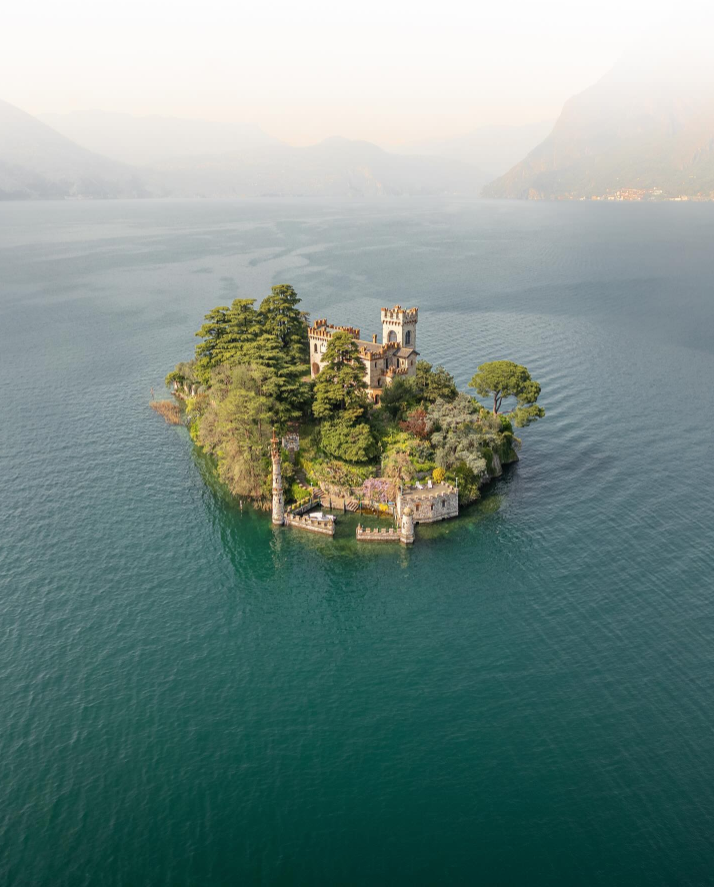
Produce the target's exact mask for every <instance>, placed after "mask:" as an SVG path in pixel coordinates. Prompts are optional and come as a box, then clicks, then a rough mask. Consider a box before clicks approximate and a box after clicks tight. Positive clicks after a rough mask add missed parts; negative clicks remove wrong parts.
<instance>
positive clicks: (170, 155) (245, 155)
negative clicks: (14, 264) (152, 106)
mask: <svg viewBox="0 0 714 887" xmlns="http://www.w3.org/2000/svg"><path fill="white" fill-rule="evenodd" d="M63 116H64V118H65V120H66V119H69V118H72V119H75V120H84V121H85V123H86V122H87V121H90V122H91V127H89V129H91V131H92V133H93V135H92V137H91V138H89V137H88V136H86V137H85V143H86V144H93V145H96V146H98V145H100V144H105V145H109V144H110V143H111V142H112V141H114V140H116V142H117V145H115V147H114V149H113V151H114V155H115V156H122V157H130V156H133V157H139V156H142V157H144V159H146V158H148V157H149V156H152V157H154V160H153V162H152V163H151V165H145V166H142V167H141V168H136V167H131V166H129V165H126V164H123V163H120V162H119V161H117V160H112V159H109V158H107V157H103V156H101V155H100V154H97V153H95V152H94V151H90V150H88V148H86V147H81V146H80V145H77V144H75V143H74V142H73V141H71V140H70V139H69V138H67V137H66V136H65V135H63V134H61V133H59V132H56V131H55V130H54V129H52V128H51V127H49V126H48V125H47V124H46V123H43V122H41V121H39V120H37V119H36V118H34V117H32V116H30V115H29V114H26V113H25V112H24V111H20V110H19V109H18V108H15V107H13V106H12V105H9V104H7V103H5V102H0V199H22V198H63V197H84V198H100V197H148V196H151V197H214V198H215V197H217V198H221V197H262V196H281V197H340V198H347V197H376V196H384V195H389V196H407V195H440V194H441V195H458V196H477V195H478V193H479V191H480V190H481V188H482V187H483V185H484V184H485V183H486V182H487V181H488V180H489V179H490V178H491V177H490V176H489V175H487V174H485V173H482V172H480V171H479V170H478V169H477V168H476V167H474V166H473V165H470V164H467V163H462V162H459V161H457V160H447V159H444V158H439V157H420V156H414V157H407V156H401V155H396V154H390V153H388V152H387V151H383V150H382V149H381V148H378V147H377V146H376V145H373V144H371V143H369V142H358V141H349V140H347V139H341V138H332V139H326V140H325V141H324V142H320V143H319V144H317V145H310V146H309V147H305V148H295V147H292V146H290V145H286V144H283V143H282V142H279V141H277V140H276V139H271V138H270V137H269V136H266V135H265V134H264V133H261V132H260V130H257V129H255V128H252V127H245V128H244V127H232V128H231V127H229V128H227V129H224V128H223V127H222V125H220V124H217V125H216V126H217V127H218V129H214V128H213V124H204V123H203V122H201V121H178V120H173V119H172V118H131V117H129V116H128V115H107V120H108V121H109V123H108V127H109V129H108V131H107V132H106V133H103V134H102V133H101V132H100V130H101V125H100V123H101V120H102V116H101V115H97V114H96V113H95V112H91V113H89V114H88V115H86V116H83V115H78V116H77V117H76V118H75V117H74V115H63ZM127 119H128V121H129V122H128V123H127ZM136 119H139V120H143V121H146V120H153V121H154V123H155V122H156V121H157V120H158V121H162V122H161V125H160V127H159V128H158V129H156V130H151V127H149V128H148V129H145V130H142V127H143V126H144V125H145V124H144V123H142V124H141V126H139V127H136V126H134V123H133V122H132V121H135V120H136ZM166 121H169V123H167V122H166ZM184 122H185V123H186V124H187V128H186V129H185V131H184V135H185V138H179V133H180V132H181V131H182V124H183V123H184ZM146 125H147V126H148V124H146ZM153 125H154V124H153V123H152V124H151V126H153ZM204 125H205V127H206V129H205V132H202V131H201V127H202V126H204ZM65 130H66V131H70V130H69V128H67V127H65ZM73 131H75V130H73ZM87 131H89V130H87ZM142 132H144V133H145V134H146V138H147V141H146V143H144V142H142V138H143V136H142ZM151 132H153V133H154V136H155V138H154V140H153V141H151V138H152V136H151ZM121 133H124V136H122V138H123V141H122V140H121V139H120V136H121ZM120 141H121V145H119V142H120ZM237 142H240V143H241V145H242V147H241V148H240V150H231V151H228V152H224V151H221V150H219V149H220V148H221V147H223V146H224V145H225V144H235V143H237ZM197 146H199V147H203V148H205V149H206V150H205V153H202V154H198V155H192V154H191V155H189V156H183V152H188V151H190V150H191V149H195V148H196V147H197ZM209 149H210V150H209ZM159 150H161V151H163V152H165V153H163V154H162V155H161V157H160V158H159V157H157V155H156V152H157V151H159ZM166 152H167V153H166Z"/></svg>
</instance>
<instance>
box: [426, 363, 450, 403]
mask: <svg viewBox="0 0 714 887" xmlns="http://www.w3.org/2000/svg"><path fill="white" fill-rule="evenodd" d="M416 388H417V393H418V396H419V397H420V398H421V399H422V400H423V401H426V402H427V403H435V401H437V400H439V399H441V400H453V399H454V398H455V397H456V395H457V394H458V389H457V387H456V383H455V382H454V377H453V376H452V375H451V373H448V372H447V371H446V370H445V369H444V367H442V366H438V367H437V368H436V369H433V368H432V365H431V364H430V363H429V362H428V361H426V360H418V361H417V365H416Z"/></svg>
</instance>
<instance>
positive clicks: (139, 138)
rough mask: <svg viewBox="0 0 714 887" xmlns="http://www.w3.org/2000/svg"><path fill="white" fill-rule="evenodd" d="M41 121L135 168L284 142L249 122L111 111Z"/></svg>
mask: <svg viewBox="0 0 714 887" xmlns="http://www.w3.org/2000/svg"><path fill="white" fill-rule="evenodd" d="M38 119H40V120H41V121H42V122H43V123H46V124H47V125H48V126H51V127H52V128H53V129H55V130H56V131H57V132H59V133H61V134H62V135H63V136H66V137H67V138H68V139H71V140H72V141H73V142H76V143H77V144H78V145H81V146H82V147H83V148H88V149H89V150H90V151H95V152H96V153H98V154H103V155H105V156H106V157H111V158H112V159H114V160H118V161H120V162H122V163H129V164H132V165H134V166H151V165H152V164H154V163H157V162H165V161H167V160H173V159H175V158H177V157H186V156H199V155H206V154H226V153H228V152H234V151H245V150H253V149H256V148H263V147H267V146H270V145H279V144H280V142H279V141H278V140H277V139H274V138H271V136H268V135H266V134H265V133H264V132H263V131H262V130H261V129H259V128H258V127H257V126H253V125H251V124H247V123H216V122H212V121H210V120H190V119H182V118H178V117H159V116H151V117H135V116H133V115H131V114H116V113H110V112H107V111H72V112H70V113H67V114H40V115H38Z"/></svg>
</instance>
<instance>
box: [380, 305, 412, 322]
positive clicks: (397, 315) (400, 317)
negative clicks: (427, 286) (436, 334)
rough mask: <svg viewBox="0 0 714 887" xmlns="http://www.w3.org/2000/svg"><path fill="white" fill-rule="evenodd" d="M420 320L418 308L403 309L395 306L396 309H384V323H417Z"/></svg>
mask: <svg viewBox="0 0 714 887" xmlns="http://www.w3.org/2000/svg"><path fill="white" fill-rule="evenodd" d="M418 320H419V309H418V308H402V306H401V305H395V306H394V308H382V323H385V322H389V321H397V322H399V323H416V322H417V321H418Z"/></svg>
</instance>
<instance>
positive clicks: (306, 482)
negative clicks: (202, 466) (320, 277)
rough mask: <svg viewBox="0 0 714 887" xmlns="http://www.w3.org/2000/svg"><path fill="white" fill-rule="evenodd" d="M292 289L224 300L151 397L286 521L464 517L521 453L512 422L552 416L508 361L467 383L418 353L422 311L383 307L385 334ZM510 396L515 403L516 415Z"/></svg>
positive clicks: (239, 491) (223, 470) (392, 536)
mask: <svg viewBox="0 0 714 887" xmlns="http://www.w3.org/2000/svg"><path fill="white" fill-rule="evenodd" d="M300 304H301V300H300V298H299V297H298V295H297V293H296V292H295V290H294V289H293V287H292V286H290V285H288V284H282V285H279V286H274V287H273V288H272V292H271V294H270V295H269V296H267V297H266V298H265V299H263V301H262V302H261V303H260V305H259V307H257V308H256V300H255V299H235V300H234V301H233V303H232V305H230V306H219V307H217V308H214V309H213V310H212V311H210V312H209V313H208V314H207V315H206V316H205V318H204V319H205V323H204V324H203V326H202V327H201V329H200V330H199V331H198V332H197V333H196V335H197V336H198V337H199V339H200V340H201V341H200V342H199V344H198V345H197V346H196V353H195V357H194V358H193V359H192V360H190V361H188V362H185V363H179V364H178V365H177V366H176V368H175V369H174V370H173V371H172V372H170V373H169V374H168V376H167V377H166V384H167V386H168V387H169V388H170V390H171V392H172V394H173V398H174V399H173V400H171V401H152V406H153V407H154V409H156V410H157V412H160V413H161V414H162V415H164V417H165V418H166V419H167V421H169V422H172V423H175V424H178V423H181V424H185V425H187V426H188V429H189V432H190V434H191V437H192V438H193V440H194V441H195V443H196V444H197V445H198V446H200V447H202V448H203V449H204V450H205V451H206V452H207V453H208V454H210V455H211V456H212V458H213V460H214V462H215V466H216V470H217V472H218V475H219V477H220V479H221V480H222V481H223V483H224V484H225V485H226V487H227V488H228V489H229V490H230V492H231V493H232V494H233V495H234V496H235V497H236V498H237V499H239V500H240V501H241V502H242V501H243V500H248V501H250V502H252V503H253V504H254V505H255V506H256V507H258V508H262V509H265V510H271V511H272V519H273V522H274V523H275V524H278V525H284V526H292V527H297V528H300V529H306V530H309V531H312V532H316V533H322V534H324V535H332V534H334V524H335V519H334V516H333V515H331V514H325V513H323V512H322V511H318V512H315V510H314V509H316V508H321V509H323V508H324V509H329V511H335V510H337V511H343V512H347V511H351V512H357V511H359V512H360V513H365V512H366V513H373V514H378V515H384V516H385V517H389V518H391V519H392V520H393V521H394V522H395V524H396V526H395V527H393V528H390V529H386V530H375V529H372V530H369V529H365V528H363V527H362V526H359V527H358V528H357V539H358V540H359V541H367V542H371V541H379V542H383V541H384V542H389V541H396V542H403V543H405V544H410V543H412V542H413V541H414V538H415V534H414V527H415V526H416V525H418V524H420V523H431V522H435V521H440V520H445V519H448V518H453V517H457V516H458V514H459V507H460V506H461V507H463V506H465V505H469V504H471V503H473V502H475V501H476V500H477V499H478V498H479V496H480V490H481V488H482V487H483V486H484V485H485V484H487V483H489V482H490V481H491V480H492V479H494V478H497V477H499V476H500V475H501V474H502V471H503V466H504V465H507V464H509V463H511V462H516V461H517V460H518V451H519V449H520V446H521V441H520V440H519V439H518V438H517V437H516V436H515V433H514V428H521V427H524V426H526V425H528V424H530V423H531V422H533V421H534V420H536V419H539V418H541V417H543V416H544V415H545V411H544V410H543V408H542V407H541V406H540V405H539V404H538V403H537V401H538V397H539V395H540V385H539V384H538V383H537V382H536V381H535V380H533V379H531V377H530V374H529V372H528V370H527V369H526V368H525V367H524V366H520V365H518V364H516V363H513V362H511V361H508V360H498V361H493V362H491V363H484V364H482V365H481V366H479V367H478V368H477V371H476V373H475V374H474V376H473V378H472V379H471V381H470V382H469V387H470V388H471V389H473V390H474V392H475V394H476V395H478V396H479V397H481V398H488V403H489V408H487V407H485V406H484V405H483V404H482V403H481V402H480V401H479V400H478V399H477V398H476V397H474V396H471V395H470V394H467V393H465V392H461V391H459V390H458V389H457V387H456V384H455V382H454V378H453V376H452V375H451V374H450V373H448V372H447V370H446V369H444V367H442V366H437V367H436V368H435V367H433V366H432V364H430V363H428V362H427V361H426V360H421V359H420V355H419V352H418V351H417V324H418V319H419V312H418V309H417V308H409V309H405V308H402V307H401V306H400V305H395V306H394V307H393V308H382V310H381V323H382V335H381V341H379V337H378V335H377V334H374V335H372V337H371V338H370V339H362V338H361V331H360V330H359V329H357V328H355V327H351V326H334V325H332V324H328V322H327V320H326V319H319V320H316V321H314V322H313V323H312V324H310V322H309V316H308V314H306V313H305V312H304V311H302V310H301V309H300V307H299V306H300ZM504 402H507V403H508V404H510V405H511V408H510V409H509V410H508V411H506V410H504V409H503V405H504Z"/></svg>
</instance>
